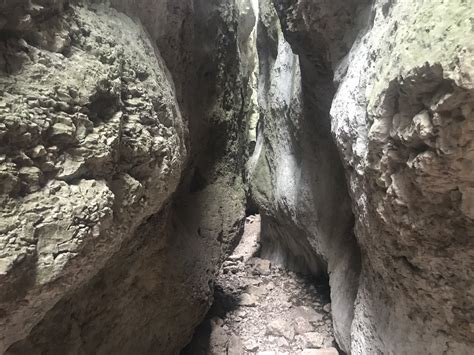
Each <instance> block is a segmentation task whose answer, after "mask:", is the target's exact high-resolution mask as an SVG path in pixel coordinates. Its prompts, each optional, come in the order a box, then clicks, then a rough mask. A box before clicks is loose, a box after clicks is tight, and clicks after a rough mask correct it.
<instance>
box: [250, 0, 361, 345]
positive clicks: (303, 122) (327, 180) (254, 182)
mask: <svg viewBox="0 0 474 355" xmlns="http://www.w3.org/2000/svg"><path fill="white" fill-rule="evenodd" d="M310 3H314V2H310V1H305V4H306V6H307V7H309V8H311V9H312V10H314V9H313V8H312V7H311V6H310ZM327 3H333V2H329V1H328V2H327ZM299 5H300V2H296V3H295V4H294V5H293V7H291V9H294V10H295V11H298V13H299V15H298V16H304V17H305V19H308V18H309V16H311V14H310V13H307V12H306V11H305V10H304V9H303V8H301V9H300V8H299ZM314 6H319V5H316V3H315V5H314ZM348 6H349V5H348ZM353 6H354V5H353V4H352V5H350V6H349V9H348V10H347V9H346V10H344V16H347V17H348V18H350V16H351V9H352V7H353ZM291 9H286V8H285V11H283V12H284V13H285V14H288V16H292V14H293V12H292V11H290V10H291ZM322 9H323V10H322V11H326V8H325V7H322ZM332 11H334V13H332V15H331V16H332V17H331V18H337V16H338V15H336V13H337V12H338V7H337V6H334V8H333V9H332ZM341 13H342V12H341ZM298 16H296V15H295V19H296V20H297V19H299V17H298ZM321 18H323V19H324V20H323V21H328V19H327V18H326V16H323V15H322V16H321ZM284 21H285V19H284V18H282V23H283V30H284V31H285V32H283V31H282V29H281V26H280V20H279V18H278V16H277V13H276V11H275V9H274V8H273V4H272V3H271V1H268V0H266V1H260V23H259V26H260V27H259V28H260V31H259V37H258V43H259V58H260V80H259V103H260V106H261V125H260V126H261V127H262V128H261V132H260V139H257V145H256V149H255V153H254V156H253V157H252V158H251V159H253V160H254V161H255V162H256V163H255V164H254V165H253V166H249V175H250V176H251V193H252V197H253V199H254V200H255V202H256V204H257V205H258V207H259V209H260V212H261V214H262V215H263V216H262V223H263V225H262V255H263V257H264V258H267V259H269V260H271V261H272V262H274V263H275V264H283V265H286V266H289V267H291V268H293V269H294V270H296V271H303V272H311V273H313V274H315V275H318V274H322V273H325V272H327V273H329V277H330V284H331V293H332V294H331V298H332V302H333V320H334V327H335V332H336V334H337V336H338V338H339V341H341V342H344V343H346V344H347V345H348V346H349V344H350V324H351V321H352V315H353V309H354V300H355V297H356V293H357V281H358V273H359V251H358V247H357V244H356V241H355V238H354V236H353V232H352V223H353V217H352V212H351V206H350V198H349V194H348V193H347V189H346V184H345V179H344V170H343V166H342V164H341V163H340V158H339V154H338V152H337V147H336V145H335V143H334V141H333V138H332V136H331V132H330V120H329V110H330V105H331V99H332V95H333V93H334V91H335V90H334V87H333V82H332V78H333V76H332V71H331V66H330V64H329V61H328V58H326V57H325V53H326V52H324V51H322V52H320V55H319V54H315V53H316V52H313V50H323V49H324V50H325V48H326V46H327V44H326V43H325V42H324V41H322V40H319V39H317V40H315V41H313V40H312V38H311V34H306V33H305V32H304V28H302V29H301V33H299V34H296V35H295V36H290V34H289V29H288V28H287V27H288V26H290V24H288V26H285V24H286V23H285V22H284ZM316 22H317V21H316V20H314V21H313V22H311V23H312V24H315V23H316ZM329 22H330V21H329ZM344 23H346V22H344ZM292 25H293V23H291V26H292ZM298 25H299V23H296V22H295V26H298ZM344 26H346V25H344ZM295 31H296V29H295ZM343 32H344V31H343V29H336V28H335V29H334V34H331V35H330V36H331V37H337V38H339V37H341V33H343ZM296 37H297V38H298V41H297V42H298V45H297V44H294V43H293V42H295V41H294V38H296ZM287 39H289V40H290V42H291V46H290V43H288V42H287ZM292 39H293V40H292ZM316 41H319V43H316ZM306 44H307V45H309V48H306V47H305V45H306ZM340 52H341V50H340V49H339V48H334V53H336V54H334V55H337V56H340V54H337V53H340ZM295 53H298V54H299V56H297V55H296V54H295ZM318 53H319V52H318Z"/></svg>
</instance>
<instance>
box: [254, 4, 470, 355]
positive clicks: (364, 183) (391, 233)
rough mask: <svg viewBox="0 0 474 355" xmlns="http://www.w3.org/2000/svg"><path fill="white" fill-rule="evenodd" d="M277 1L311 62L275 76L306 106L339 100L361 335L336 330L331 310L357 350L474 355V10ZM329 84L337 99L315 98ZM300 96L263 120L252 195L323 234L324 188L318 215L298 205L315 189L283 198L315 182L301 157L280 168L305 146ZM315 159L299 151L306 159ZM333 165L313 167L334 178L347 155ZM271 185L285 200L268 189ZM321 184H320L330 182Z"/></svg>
mask: <svg viewBox="0 0 474 355" xmlns="http://www.w3.org/2000/svg"><path fill="white" fill-rule="evenodd" d="M274 5H275V8H276V9H277V12H278V14H279V16H280V21H281V25H282V30H283V33H284V35H285V38H286V40H287V41H288V42H289V43H290V44H291V47H292V50H293V51H294V52H295V53H298V54H299V55H300V58H299V59H300V64H299V68H298V66H297V65H296V64H292V62H291V61H290V62H288V61H287V62H286V63H287V65H286V66H285V67H283V68H282V69H281V70H279V71H277V72H275V73H274V74H271V75H270V78H274V79H273V81H278V78H279V77H280V76H281V73H288V74H287V75H288V77H287V78H286V79H285V82H286V83H288V82H290V83H291V85H292V86H291V87H292V88H295V87H296V88H298V85H299V84H300V82H301V83H302V92H303V93H302V97H305V96H306V97H308V92H309V93H310V94H309V97H311V98H312V100H313V101H314V102H315V104H316V107H319V108H322V107H323V108H324V107H325V106H324V102H325V100H324V98H325V97H327V96H328V95H329V96H332V95H333V94H334V93H335V96H334V101H333V102H332V104H330V105H331V110H330V116H331V129H332V132H333V135H334V137H335V139H336V142H337V145H338V148H339V151H340V154H341V156H342V158H343V163H344V166H345V170H346V176H347V178H348V185H349V192H350V195H351V197H352V201H353V202H352V208H353V211H354V213H355V220H356V227H355V234H356V237H357V240H358V243H359V245H360V247H361V251H362V271H361V277H360V281H359V282H360V283H359V285H358V290H357V299H356V302H355V311H354V321H353V322H352V326H350V325H349V324H347V323H346V324H344V327H338V325H337V312H338V311H337V304H336V303H335V302H333V312H336V314H334V322H335V324H334V326H335V331H336V335H338V341H339V344H340V345H341V347H342V348H343V349H344V350H349V349H351V350H352V352H353V353H356V354H374V353H388V354H401V353H403V354H412V353H429V354H443V353H455V354H467V353H469V352H470V349H471V348H472V345H473V344H472V330H471V329H470V326H469V324H470V321H472V319H470V314H471V313H472V306H473V303H472V299H473V298H472V292H473V283H472V280H473V274H472V270H473V261H472V260H474V259H473V238H472V237H473V233H474V225H473V218H472V199H473V197H472V186H473V179H474V175H473V170H472V167H473V165H472V164H473V161H474V156H473V140H472V137H473V122H474V120H473V113H472V104H473V81H472V75H473V73H474V66H473V61H472V52H473V47H472V43H471V42H472V41H470V37H472V31H473V30H472V26H471V21H472V15H473V10H472V5H470V4H468V3H467V2H465V1H450V2H444V1H430V2H417V3H416V4H414V3H413V2H410V1H397V2H394V1H375V2H374V3H373V4H368V3H367V2H364V1H330V2H329V1H327V2H326V1H318V2H314V1H304V0H300V1H285V0H281V1H280V0H275V1H274ZM369 5H370V6H369ZM270 43H272V41H270ZM279 48H284V47H276V46H274V47H273V53H274V54H276V53H278V57H282V58H283V53H285V51H286V52H287V53H288V50H283V49H279ZM286 57H291V56H290V55H288V54H287V55H286ZM276 63H278V59H277V61H276ZM291 67H293V68H294V69H292V70H288V68H291ZM310 68H313V69H310ZM298 70H300V72H301V77H302V79H301V80H300V79H299V74H298ZM327 75H329V76H331V77H334V81H335V83H334V86H333V85H332V84H329V83H328V85H327V86H322V83H324V82H325V81H326V82H327V79H326V76H327ZM311 80H312V81H313V82H312V83H311V84H310V85H309V87H308V86H305V82H309V81H311ZM271 82H272V81H271V80H270V83H271ZM272 87H274V86H272V85H270V88H272ZM281 87H283V86H281ZM288 87H289V86H288V85H286V86H285V88H288ZM318 87H320V88H326V90H324V92H323V91H319V92H318V89H317V88H318ZM336 89H337V91H336ZM311 91H313V93H311ZM270 92H271V90H270ZM293 92H295V89H293ZM292 95H293V99H292V100H291V101H287V107H285V106H282V103H283V104H284V103H285V100H280V101H277V100H274V101H273V102H274V103H273V105H272V106H271V107H275V103H276V106H277V107H278V106H280V107H284V110H283V114H280V116H282V117H283V118H282V119H281V121H280V122H284V123H283V124H279V125H275V126H273V124H272V123H271V122H269V120H268V119H267V117H265V118H266V120H265V128H264V134H263V135H264V137H265V138H264V142H265V143H264V144H263V146H264V148H263V149H265V150H266V153H265V154H266V156H267V157H270V158H266V162H265V161H262V163H261V164H260V165H261V166H263V167H264V170H261V172H259V170H258V169H259V168H258V166H259V164H257V169H256V177H257V178H258V179H260V180H262V179H263V177H266V179H267V181H266V182H265V183H263V180H262V181H261V182H259V181H257V183H256V184H255V187H256V188H255V190H254V193H255V194H256V196H257V200H258V201H262V200H263V201H265V200H270V201H271V200H273V201H276V202H277V203H276V204H274V205H273V206H272V207H271V208H269V209H266V212H265V214H269V215H281V213H282V212H281V211H283V213H284V214H290V215H291V220H292V223H291V225H292V226H298V225H299V224H301V222H300V221H301V220H302V218H303V217H304V216H306V215H310V217H309V218H311V219H315V220H317V222H315V224H316V225H317V228H321V226H322V225H324V221H325V219H324V218H322V217H321V216H320V215H318V213H317V211H318V208H322V206H325V207H326V205H325V204H324V202H326V201H328V200H327V199H323V198H322V197H321V196H327V197H329V201H337V200H334V197H330V194H328V193H327V191H328V189H329V191H330V187H329V186H328V187H327V188H325V189H322V190H321V191H319V192H318V193H317V194H316V195H315V196H310V198H309V201H313V202H312V203H314V204H315V206H311V205H310V204H308V205H307V206H304V205H300V206H298V205H296V206H298V207H297V208H288V207H287V206H288V205H290V206H291V204H290V203H289V202H291V201H292V198H293V201H294V199H295V196H300V195H302V196H304V193H302V192H304V189H298V190H294V191H299V192H300V193H299V194H295V193H293V194H291V193H290V192H291V191H292V190H291V189H289V188H286V190H284V189H282V187H281V186H282V185H278V181H279V180H282V179H281V176H282V175H283V174H285V173H286V174H287V176H288V177H287V178H286V179H284V180H285V181H289V180H293V181H294V182H295V183H291V184H290V185H291V186H294V185H295V184H296V185H298V184H300V185H301V182H300V181H304V177H307V176H309V175H310V174H308V173H306V174H301V179H300V180H298V179H297V178H295V176H296V177H298V176H300V175H299V172H300V169H301V167H303V168H304V166H305V165H301V164H300V163H299V161H298V160H295V159H292V160H289V161H287V162H286V164H284V165H283V164H281V166H284V167H286V170H284V169H283V170H278V169H276V168H275V167H274V166H275V161H278V159H282V158H281V157H284V156H285V155H286V156H296V155H295V154H294V153H292V154H288V153H287V154H284V153H285V149H287V148H286V147H295V146H298V144H301V142H304V140H302V139H301V136H298V135H297V134H298V128H299V126H298V124H297V123H298V120H295V117H298V116H297V115H296V116H295V112H296V113H298V104H296V103H295V102H296V100H295V98H294V97H295V94H292ZM277 96H278V97H285V96H283V95H277ZM287 97H288V96H287ZM290 97H291V96H290ZM303 104H304V102H303ZM306 107H308V106H306ZM322 111H323V112H321V111H320V114H319V115H318V113H317V112H313V113H312V117H313V118H312V122H318V117H321V113H324V110H322ZM275 117H277V119H278V117H279V115H278V114H273V115H272V118H275ZM319 120H320V118H319ZM282 125H283V127H284V128H282ZM285 125H286V126H285ZM313 125H316V123H313ZM313 127H314V126H313ZM316 127H318V128H320V129H319V130H317V129H314V128H313V129H312V130H311V133H310V136H311V137H315V138H314V141H315V143H312V144H311V147H312V149H313V151H312V154H311V156H312V157H318V155H321V154H322V152H323V151H324V149H321V148H320V147H319V146H318V144H319V145H322V146H323V147H325V149H326V150H327V146H329V145H330V143H324V142H325V141H324V139H323V138H321V137H320V136H318V135H320V133H319V132H321V131H325V130H327V128H325V127H324V126H316ZM307 130H308V129H306V131H307ZM275 137H278V138H275ZM282 137H286V139H282ZM294 137H297V138H294ZM328 141H329V139H328ZM295 142H298V144H295ZM269 148H271V150H270V152H268V150H269ZM294 151H297V150H296V149H294ZM308 154H309V153H308V152H306V153H304V154H303V155H302V156H303V160H302V161H304V159H305V157H306V159H308ZM275 157H278V158H275ZM322 157H324V158H323V159H322V162H319V165H313V167H312V168H311V169H310V171H312V172H313V174H318V173H320V172H321V171H322V170H324V169H325V168H324V164H331V166H334V164H337V163H336V160H337V155H332V157H333V158H332V159H331V160H330V161H329V157H330V156H329V155H323V156H322ZM295 161H296V163H295ZM264 162H265V163H264ZM276 166H278V165H276ZM301 171H303V170H301ZM315 172H316V173H315ZM259 176H260V177H259ZM323 176H327V175H326V174H325V173H323ZM332 176H337V175H335V174H334V173H333V175H332ZM313 181H316V179H314V180H313ZM322 181H323V183H324V180H322ZM265 184H267V185H269V184H273V191H285V193H283V194H281V193H280V195H278V194H275V192H272V193H269V192H268V190H262V189H261V188H260V189H259V186H262V185H265ZM313 184H314V185H315V186H321V179H320V180H319V181H317V182H315V183H313ZM308 185H309V186H311V184H308ZM303 186H304V183H303ZM323 186H324V185H323ZM333 187H334V186H333ZM261 195H263V199H262V197H261ZM301 200H304V199H301ZM298 201H299V200H298ZM293 204H294V203H293ZM322 204H323V205H322ZM264 206H265V204H264ZM327 206H328V207H329V208H331V207H330V206H331V204H327ZM332 206H334V207H333V209H330V210H332V211H335V212H336V213H337V214H339V216H340V217H339V219H338V222H336V223H337V224H338V226H339V227H340V226H341V223H343V221H344V219H343V216H345V215H346V213H344V212H342V211H344V209H341V208H342V206H344V204H343V203H340V204H339V205H338V204H334V205H332ZM267 210H270V212H267ZM288 220H289V219H288V218H286V219H285V221H288ZM304 225H305V226H310V225H311V223H310V222H309V223H308V222H304ZM281 230H282V229H281V228H279V231H281ZM312 230H317V229H312ZM299 235H304V236H306V237H305V238H302V239H303V240H304V239H306V240H308V241H309V243H310V245H311V244H313V245H316V248H315V247H314V246H313V250H315V251H316V252H318V254H321V256H322V260H325V259H328V260H329V263H328V266H329V271H330V275H329V276H330V278H334V276H335V275H334V273H331V270H330V265H331V257H332V256H331V255H330V254H327V251H326V252H325V251H324V249H321V248H320V246H318V245H317V243H321V240H324V239H321V237H320V236H318V239H314V236H313V235H314V233H313V235H311V234H310V235H308V234H307V232H305V233H301V232H300V233H299ZM319 235H321V233H320V234H319ZM279 239H280V240H288V239H289V238H288V237H287V236H283V238H282V237H280V238H279ZM330 240H331V241H334V240H337V239H335V238H334V237H332V238H330ZM318 247H319V248H318ZM337 250H340V249H337ZM325 255H326V257H325ZM333 255H334V254H333ZM332 286H333V287H334V285H333V284H332ZM355 287H356V288H357V284H356V283H355ZM345 321H346V322H347V321H349V322H350V318H349V317H348V318H346V319H345ZM338 328H339V333H338Z"/></svg>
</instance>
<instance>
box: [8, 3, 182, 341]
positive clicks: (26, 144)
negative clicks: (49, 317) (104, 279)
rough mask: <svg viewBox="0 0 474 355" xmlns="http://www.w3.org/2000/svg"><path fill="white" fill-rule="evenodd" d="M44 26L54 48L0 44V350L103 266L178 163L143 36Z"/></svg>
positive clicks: (88, 25)
mask: <svg viewBox="0 0 474 355" xmlns="http://www.w3.org/2000/svg"><path fill="white" fill-rule="evenodd" d="M47 25H50V26H57V28H58V29H60V30H58V31H59V32H58V34H57V36H56V39H57V42H56V43H55V44H54V48H52V47H50V46H48V47H47V49H46V48H44V47H43V43H46V42H47V39H48V38H47V37H48V36H46V35H45V37H44V40H45V42H43V41H35V40H31V44H30V43H28V42H27V41H25V40H24V39H13V38H12V39H10V40H7V41H6V42H2V52H3V53H4V55H3V58H5V62H4V63H3V65H2V68H3V70H4V73H3V74H2V76H1V78H0V87H1V90H2V100H1V104H0V111H1V113H0V114H1V117H2V122H1V123H0V125H1V126H0V129H1V131H0V139H1V142H2V144H1V148H0V149H1V153H2V155H1V159H2V164H1V173H0V174H1V181H2V184H1V186H2V191H1V192H2V211H1V214H2V219H1V246H0V250H1V252H2V255H1V256H2V258H1V270H0V274H1V279H2V280H1V287H2V292H1V295H2V299H1V303H2V306H1V308H2V315H3V316H2V320H1V324H2V331H1V332H0V333H1V340H2V344H4V345H3V346H5V345H7V344H8V342H10V341H11V340H15V338H20V337H22V336H24V335H25V333H26V332H27V331H28V329H29V328H31V326H32V325H34V323H35V322H37V321H38V320H40V317H41V314H42V311H43V312H44V310H45V309H48V308H49V307H51V306H52V305H54V303H56V302H57V301H58V300H59V298H60V297H61V296H62V295H64V294H65V293H66V292H67V291H70V290H72V289H73V288H74V287H75V286H77V285H79V284H81V283H82V282H84V281H85V280H87V279H88V278H89V277H90V274H91V273H95V272H96V270H98V269H101V268H102V267H103V265H104V263H105V262H106V260H107V259H108V258H109V257H110V255H112V254H113V253H114V252H115V251H117V249H118V248H119V247H120V244H121V243H122V242H123V241H124V239H125V238H127V237H129V236H130V235H131V234H132V233H133V231H134V230H135V229H136V228H137V226H138V225H139V224H140V223H141V222H143V221H144V220H146V218H148V217H149V216H150V215H151V214H153V213H155V212H157V211H158V210H159V209H160V208H161V207H162V206H163V204H164V202H165V201H166V200H167V199H168V197H169V196H170V195H171V193H172V192H173V191H174V190H175V188H176V186H177V185H178V183H179V179H180V174H181V171H182V169H183V167H184V163H185V160H186V149H185V144H184V141H185V138H186V137H185V134H186V130H185V126H184V122H183V120H182V117H181V114H180V110H179V108H178V106H177V103H176V99H175V95H174V91H173V87H172V83H171V82H170V78H169V77H168V74H167V71H166V70H165V67H164V64H163V62H162V60H161V59H160V57H159V56H158V53H157V51H156V49H155V47H154V46H153V45H152V44H151V43H150V41H149V37H148V36H147V34H146V33H145V32H144V31H143V29H142V28H141V27H140V26H138V25H136V24H135V23H134V22H133V21H131V20H130V19H128V18H126V17H125V16H123V15H120V14H119V13H116V12H113V10H110V9H109V10H107V11H105V10H104V11H102V10H99V11H98V12H95V13H94V12H92V11H91V10H89V9H87V8H83V7H75V8H73V9H70V10H69V11H67V12H65V13H63V14H62V15H60V17H59V18H58V19H53V18H51V19H50V20H49V23H42V24H41V26H47ZM98 28H100V30H98ZM119 29H120V31H121V33H122V36H121V37H120V38H118V37H116V36H115V35H114V34H115V33H116V32H117V31H119ZM36 34H38V32H37V33H36ZM58 38H61V40H59V39H58ZM63 39H64V41H63ZM59 42H60V44H58V43H59ZM52 49H54V51H51V50H52ZM22 300H24V301H23V302H22Z"/></svg>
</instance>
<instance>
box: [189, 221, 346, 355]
mask: <svg viewBox="0 0 474 355" xmlns="http://www.w3.org/2000/svg"><path fill="white" fill-rule="evenodd" d="M259 251H260V217H259V216H250V217H248V218H247V221H246V224H245V231H244V235H243V237H242V239H241V241H240V244H239V245H238V247H237V248H236V250H235V251H234V252H233V253H232V255H230V256H229V257H228V259H227V260H226V261H225V262H224V264H223V266H222V268H221V270H220V273H219V276H218V278H217V280H216V291H215V297H214V298H215V301H214V304H213V306H212V308H211V310H210V311H209V313H208V315H207V317H206V320H205V321H204V322H203V323H202V324H201V325H200V326H199V327H198V328H197V330H196V332H195V334H194V337H193V341H192V342H191V343H190V344H189V345H188V347H187V348H186V349H185V350H184V351H183V353H182V354H183V355H186V354H189V355H206V354H215V355H222V354H235V355H242V354H266V353H273V354H306V353H309V351H311V350H314V351H316V350H320V351H322V350H323V349H324V350H327V351H329V349H328V348H331V347H332V346H333V345H335V341H334V336H333V331H332V320H331V314H330V304H329V303H328V299H329V295H328V287H327V284H326V285H324V284H323V283H317V282H316V280H314V279H312V278H311V277H307V276H303V275H301V274H295V273H294V272H292V271H289V270H286V269H285V268H283V267H280V266H277V265H273V264H272V263H271V262H270V261H269V260H265V259H261V258H260V257H258V256H257V255H258V253H259ZM332 351H333V352H332V353H331V354H336V355H337V354H338V352H337V350H336V349H334V348H332Z"/></svg>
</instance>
